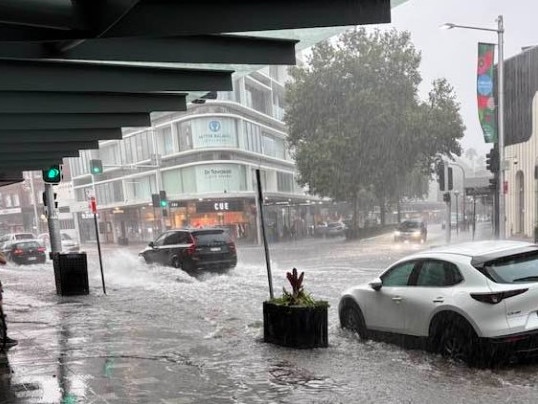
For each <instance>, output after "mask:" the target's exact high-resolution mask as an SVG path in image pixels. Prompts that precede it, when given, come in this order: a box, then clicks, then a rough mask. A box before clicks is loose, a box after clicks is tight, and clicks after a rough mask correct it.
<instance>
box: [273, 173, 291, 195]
mask: <svg viewBox="0 0 538 404" xmlns="http://www.w3.org/2000/svg"><path fill="white" fill-rule="evenodd" d="M276 181H277V189H278V191H280V192H293V174H290V173H281V172H277V173H276Z"/></svg>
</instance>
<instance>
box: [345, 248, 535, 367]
mask: <svg viewBox="0 0 538 404" xmlns="http://www.w3.org/2000/svg"><path fill="white" fill-rule="evenodd" d="M537 302H538V245H536V244H531V243H526V242H520V241H480V242H468V243H462V244H459V245H458V244H456V245H448V246H445V247H439V248H436V249H431V250H424V251H421V252H419V253H416V254H414V255H410V256H408V257H405V258H403V259H401V260H399V261H397V262H396V263H394V264H393V265H391V266H390V267H389V268H388V269H387V270H385V271H384V272H383V273H381V275H380V276H379V277H378V278H375V279H373V280H372V281H370V282H368V283H365V284H362V285H357V286H353V287H351V288H349V289H347V290H346V291H345V292H344V293H343V295H342V296H341V299H340V303H339V307H338V311H339V317H340V324H341V326H342V327H343V328H347V329H350V330H353V331H356V332H357V333H358V334H359V335H360V337H361V338H378V337H379V338H384V337H387V336H389V337H391V338H392V337H393V336H394V335H398V336H399V337H405V338H403V339H400V340H407V341H412V342H420V344H421V345H422V346H424V347H426V348H428V349H430V350H432V351H434V352H440V353H442V354H443V355H445V356H448V357H451V358H453V359H456V360H460V361H464V362H468V363H471V364H474V363H484V361H489V360H491V359H492V358H500V359H505V360H508V359H514V358H517V357H521V356H523V357H526V356H529V355H538V303H537Z"/></svg>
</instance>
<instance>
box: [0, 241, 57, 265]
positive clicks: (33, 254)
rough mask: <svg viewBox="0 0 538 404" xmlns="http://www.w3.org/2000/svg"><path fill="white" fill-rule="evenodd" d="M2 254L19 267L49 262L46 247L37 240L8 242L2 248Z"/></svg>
mask: <svg viewBox="0 0 538 404" xmlns="http://www.w3.org/2000/svg"><path fill="white" fill-rule="evenodd" d="M2 252H3V253H4V255H5V256H6V258H7V260H8V261H11V262H14V263H15V264H19V265H24V264H43V263H44V262H45V261H46V260H47V257H46V255H45V247H43V246H42V245H41V243H40V242H39V240H35V239H23V240H15V241H7V242H5V243H4V245H3V247H2Z"/></svg>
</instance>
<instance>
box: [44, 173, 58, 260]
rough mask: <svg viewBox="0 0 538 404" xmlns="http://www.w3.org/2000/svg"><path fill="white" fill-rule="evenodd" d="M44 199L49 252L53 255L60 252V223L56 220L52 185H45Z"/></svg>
mask: <svg viewBox="0 0 538 404" xmlns="http://www.w3.org/2000/svg"><path fill="white" fill-rule="evenodd" d="M45 199H46V201H47V210H48V220H47V224H48V227H49V235H50V250H51V252H53V253H56V252H61V251H62V239H61V235H60V222H59V220H58V210H57V209H56V203H55V202H56V201H55V200H54V188H53V185H52V184H47V183H45Z"/></svg>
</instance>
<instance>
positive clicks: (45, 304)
mask: <svg viewBox="0 0 538 404" xmlns="http://www.w3.org/2000/svg"><path fill="white" fill-rule="evenodd" d="M414 248H415V247H414V246H412V247H409V248H407V247H406V246H404V247H402V248H399V249H395V248H394V246H393V245H392V244H391V243H388V242H387V243H383V240H378V241H375V242H371V243H367V242H355V243H354V242H349V243H346V242H343V241H342V240H339V239H335V240H326V241H325V240H321V241H315V242H313V243H312V244H309V243H306V242H304V243H299V242H297V243H293V244H290V245H288V246H274V247H272V251H271V253H272V255H271V258H272V260H273V265H272V267H273V280H274V288H275V291H276V292H277V293H278V291H279V290H281V288H282V287H283V286H287V285H285V277H284V275H285V272H286V271H287V270H289V269H290V268H291V267H292V266H296V267H298V269H300V270H301V271H305V288H306V289H307V290H308V291H309V292H311V293H312V294H313V295H314V296H315V297H317V298H320V299H326V300H328V301H329V303H330V305H331V306H330V309H329V344H330V345H329V347H328V348H326V349H314V350H293V349H289V348H283V347H278V346H273V345H270V344H265V343H264V342H263V341H262V339H263V323H262V319H263V317H262V302H263V300H265V299H266V298H267V295H268V291H267V275H266V268H265V265H264V258H263V257H264V255H263V249H261V248H258V247H245V248H242V249H239V254H240V263H239V265H238V267H237V268H236V269H235V270H233V271H231V272H229V273H227V274H216V275H211V274H208V275H206V276H203V277H201V278H192V277H190V276H188V275H186V274H184V273H182V272H181V271H178V270H176V269H174V268H165V267H159V266H146V265H145V264H143V263H141V262H140V261H139V260H138V257H137V256H136V251H132V250H129V249H123V250H116V251H114V250H110V251H107V254H105V277H106V281H107V292H108V295H106V296H105V295H103V294H102V291H101V283H100V282H101V280H100V273H99V269H98V268H99V265H98V261H97V257H96V256H95V254H93V253H90V254H89V266H90V286H91V291H90V295H89V296H76V297H59V296H56V295H55V287H54V276H53V272H52V266H51V264H46V265H37V266H34V267H27V268H23V267H14V266H8V267H6V268H5V269H4V268H3V269H2V272H1V273H0V276H1V278H2V281H3V282H4V283H5V286H6V294H5V305H6V312H7V313H8V323H9V326H10V332H11V334H12V336H13V337H14V338H17V339H18V340H19V341H20V343H19V345H18V346H16V347H14V348H12V349H11V350H9V352H8V354H7V355H0V403H2V404H3V403H15V404H19V403H21V404H22V403H25V404H26V403H36V404H37V403H62V404H69V403H170V404H171V403H174V404H176V403H294V404H296V403H374V402H375V403H377V402H386V403H464V402H465V403H467V402H473V403H480V402H484V403H486V402H487V403H495V402H507V401H510V402H518V403H519V402H522V403H525V402H528V403H535V402H537V401H538V372H537V371H538V365H536V364H529V365H513V366H508V367H504V368H499V369H486V370H484V369H469V368H467V367H464V366H458V365H456V364H452V363H450V362H447V361H446V360H444V359H443V358H441V357H439V356H437V355H432V354H429V353H426V352H423V351H418V350H405V349H402V348H400V347H398V346H395V345H391V344H386V343H381V342H372V341H367V342H363V341H360V340H359V339H358V338H357V336H356V335H354V334H352V333H350V332H348V331H345V330H342V329H340V327H339V323H338V315H337V304H338V299H339V296H340V293H341V292H342V291H343V290H344V289H345V287H346V286H347V285H349V284H354V283H359V282H364V281H366V280H369V279H371V278H373V277H375V276H376V275H377V274H378V272H379V271H380V270H382V269H383V268H384V267H385V266H386V265H388V264H389V263H390V262H391V261H392V260H394V259H396V258H398V257H399V256H402V255H405V254H407V253H408V252H409V249H414ZM423 248H427V246H424V247H423Z"/></svg>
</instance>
